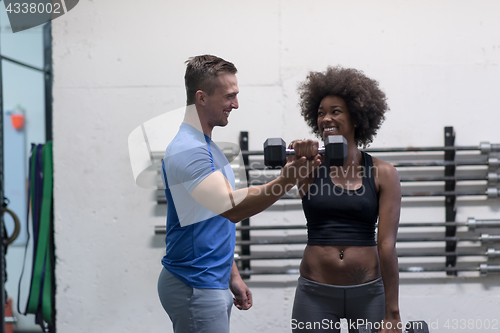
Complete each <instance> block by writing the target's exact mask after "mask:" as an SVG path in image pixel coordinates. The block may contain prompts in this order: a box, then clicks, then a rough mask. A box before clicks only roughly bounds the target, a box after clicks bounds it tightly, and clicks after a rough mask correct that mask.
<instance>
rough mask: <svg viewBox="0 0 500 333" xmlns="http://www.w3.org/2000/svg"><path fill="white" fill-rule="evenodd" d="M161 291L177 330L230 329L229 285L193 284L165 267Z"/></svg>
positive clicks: (219, 332) (225, 332)
mask: <svg viewBox="0 0 500 333" xmlns="http://www.w3.org/2000/svg"><path fill="white" fill-rule="evenodd" d="M158 295H159V296H160V301H161V304H162V305H163V308H164V309H165V311H166V312H167V313H168V316H169V317H170V320H172V324H173V326H174V332H175V333H229V319H230V315H231V308H232V306H233V296H232V294H231V292H230V291H229V289H202V288H192V287H189V286H187V285H186V284H184V283H183V282H181V281H180V280H179V279H178V278H176V277H175V276H173V275H172V273H170V272H169V271H168V270H166V269H165V268H163V269H162V271H161V273H160V277H159V279H158Z"/></svg>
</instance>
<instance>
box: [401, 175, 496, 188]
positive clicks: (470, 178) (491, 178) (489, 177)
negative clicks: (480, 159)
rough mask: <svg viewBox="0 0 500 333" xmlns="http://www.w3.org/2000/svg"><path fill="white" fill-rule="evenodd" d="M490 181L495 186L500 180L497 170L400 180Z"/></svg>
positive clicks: (490, 184)
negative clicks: (479, 174)
mask: <svg viewBox="0 0 500 333" xmlns="http://www.w3.org/2000/svg"><path fill="white" fill-rule="evenodd" d="M483 180H486V181H488V185H489V186H493V185H495V184H496V183H498V182H499V181H500V175H499V174H498V173H496V172H489V173H488V174H487V175H486V176H485V177H483V178H481V177H477V176H475V177H474V176H440V177H400V178H399V181H400V182H436V181H483Z"/></svg>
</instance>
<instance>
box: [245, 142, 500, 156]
mask: <svg viewBox="0 0 500 333" xmlns="http://www.w3.org/2000/svg"><path fill="white" fill-rule="evenodd" d="M474 150H479V151H480V152H481V154H485V155H487V154H491V153H498V152H500V144H498V143H489V142H481V143H480V145H479V146H448V147H395V148H365V149H363V151H365V152H367V153H399V152H433V151H474ZM241 153H242V154H243V155H244V156H252V155H263V152H262V151H258V150H254V151H241Z"/></svg>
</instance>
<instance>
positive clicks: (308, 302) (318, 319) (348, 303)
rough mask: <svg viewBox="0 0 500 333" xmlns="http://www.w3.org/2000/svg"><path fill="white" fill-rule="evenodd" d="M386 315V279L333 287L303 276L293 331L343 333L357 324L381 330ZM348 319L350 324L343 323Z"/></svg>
mask: <svg viewBox="0 0 500 333" xmlns="http://www.w3.org/2000/svg"><path fill="white" fill-rule="evenodd" d="M384 315H385V292H384V284H383V282H382V278H378V279H376V280H374V281H371V282H368V283H364V284H360V285H356V286H333V285H329V284H323V283H318V282H314V281H310V280H307V279H305V278H303V277H299V282H298V285H297V290H296V291H295V301H294V303H293V311H292V321H291V323H290V324H291V328H292V332H294V333H296V332H301V333H303V332H309V333H311V332H314V333H319V332H336V333H339V332H340V328H341V327H344V328H348V329H349V332H350V333H354V332H358V330H357V325H358V324H360V325H367V327H374V328H378V323H380V322H381V321H382V319H384ZM340 318H346V319H347V322H343V323H341V322H340Z"/></svg>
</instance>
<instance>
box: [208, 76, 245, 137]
mask: <svg viewBox="0 0 500 333" xmlns="http://www.w3.org/2000/svg"><path fill="white" fill-rule="evenodd" d="M218 79H219V85H218V86H217V88H215V91H214V93H213V94H212V95H206V99H205V116H206V120H207V123H208V125H209V126H210V127H211V128H214V127H215V126H226V125H227V124H228V118H229V114H230V113H231V111H232V110H233V109H237V108H238V106H239V105H238V97H237V95H238V93H239V89H238V80H237V79H236V75H235V74H229V73H226V74H221V75H219V77H218Z"/></svg>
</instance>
